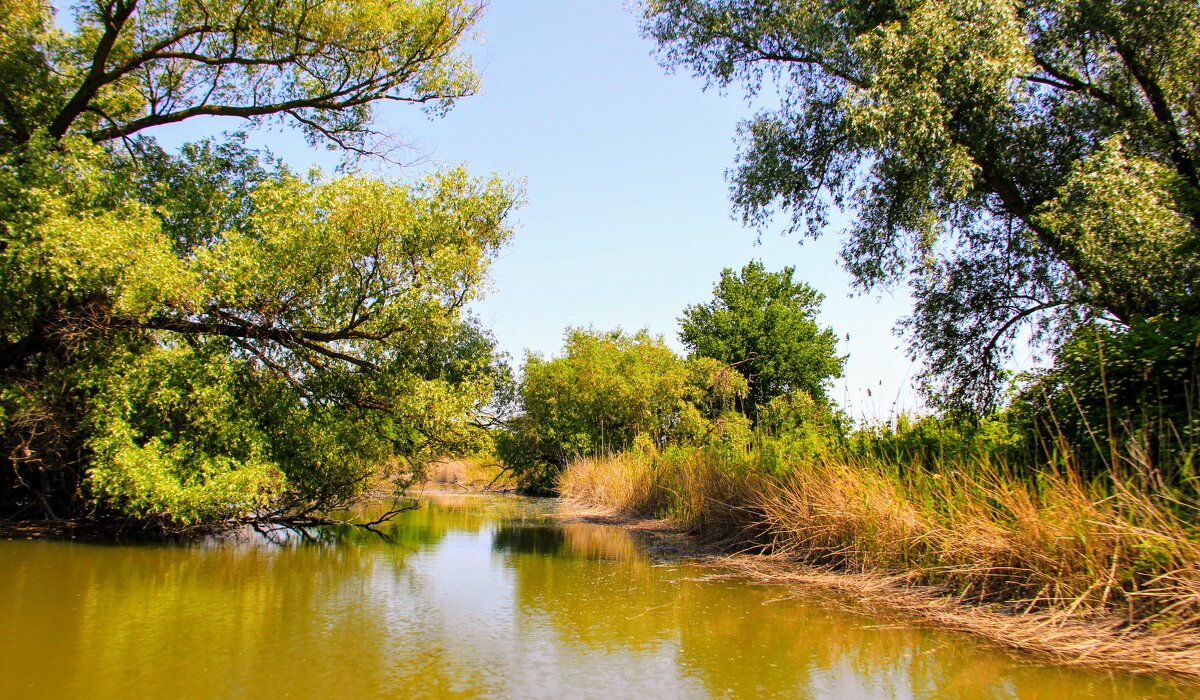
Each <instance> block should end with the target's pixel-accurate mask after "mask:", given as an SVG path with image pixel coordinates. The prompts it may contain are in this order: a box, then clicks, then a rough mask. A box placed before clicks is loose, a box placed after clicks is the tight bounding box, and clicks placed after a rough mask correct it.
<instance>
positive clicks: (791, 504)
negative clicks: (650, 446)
mask: <svg viewBox="0 0 1200 700" xmlns="http://www.w3.org/2000/svg"><path fill="white" fill-rule="evenodd" d="M752 461H753V455H743V456H742V457H740V458H739V457H737V456H732V457H731V456H730V455H729V454H728V453H721V452H716V451H712V450H700V449H696V450H679V451H676V452H674V453H672V454H670V455H666V456H664V455H657V454H642V453H630V454H624V455H617V456H613V457H609V458H603V459H586V460H579V461H576V462H575V463H573V464H571V465H570V466H569V467H568V468H567V470H566V471H565V472H564V474H563V476H562V479H561V480H560V482H559V487H560V490H561V493H562V495H563V496H564V498H566V499H567V500H568V501H569V502H570V503H571V504H573V505H574V506H576V507H584V508H590V509H592V510H593V511H594V510H596V509H606V510H608V511H610V512H613V513H618V514H621V515H625V516H629V515H640V516H643V517H659V518H670V519H673V520H675V521H677V522H679V523H682V524H683V525H686V526H689V527H691V528H693V529H694V530H696V531H699V532H702V533H704V534H706V535H712V536H718V537H724V538H726V544H727V545H728V546H731V547H734V548H736V549H739V550H743V551H748V550H754V551H756V552H760V553H762V554H765V555H766V556H751V557H746V556H741V557H734V558H732V559H729V560H727V561H726V562H725V563H726V564H727V565H730V566H733V567H735V568H737V569H738V570H739V571H741V572H743V573H746V574H748V575H752V576H754V577H756V578H760V579H763V580H774V581H782V582H793V583H813V582H818V580H819V581H820V582H822V584H823V585H829V584H830V581H831V580H836V581H840V582H841V583H840V584H839V585H837V586H836V587H841V588H847V589H850V590H854V591H855V592H856V593H857V594H858V595H859V597H861V598H862V599H864V600H867V601H869V602H875V603H886V602H887V601H891V602H892V603H893V604H895V605H898V606H900V607H903V608H905V609H907V610H909V611H910V612H913V613H916V614H919V615H921V616H922V617H924V618H926V619H929V620H932V621H935V622H937V623H939V624H942V625H945V626H948V627H953V628H956V629H964V630H969V631H972V632H975V633H978V634H982V635H983V636H986V637H988V638H991V639H994V640H997V641H1000V642H1002V643H1005V644H1008V645H1010V646H1014V647H1017V648H1021V649H1026V650H1031V651H1038V652H1042V653H1049V654H1053V655H1054V656H1056V657H1058V658H1059V659H1060V660H1063V661H1068V662H1073V663H1098V664H1107V665H1109V666H1120V667H1123V668H1129V669H1136V670H1165V671H1170V672H1174V673H1181V674H1187V675H1193V676H1200V544H1198V543H1197V541H1196V537H1195V525H1194V524H1193V520H1194V519H1193V518H1192V517H1191V514H1192V513H1193V512H1194V511H1193V510H1191V506H1189V505H1186V504H1183V503H1180V502H1178V501H1176V500H1171V499H1170V498H1168V497H1167V496H1164V495H1156V494H1155V493H1151V492H1150V491H1148V490H1144V489H1140V488H1137V487H1135V486H1131V485H1129V484H1127V483H1124V482H1122V481H1120V480H1117V479H1113V480H1111V481H1110V482H1108V483H1105V484H1101V483H1100V482H1096V483H1087V482H1084V481H1082V480H1081V479H1079V478H1078V477H1076V476H1073V475H1072V474H1071V473H1070V472H1069V471H1064V472H1057V471H1047V472H1046V473H1043V474H1040V475H1038V476H1037V478H1036V479H1032V480H1026V479H1021V478H1017V477H1016V476H1014V475H1012V474H1010V473H1008V472H1007V471H1006V470H1005V469H1003V468H1001V467H998V466H996V465H993V464H989V463H988V462H986V460H978V461H976V462H973V463H970V464H965V463H964V464H957V465H943V466H940V467H936V468H932V469H920V470H917V469H913V470H909V471H902V470H899V469H897V468H896V467H895V466H894V465H888V464H886V463H883V462H878V461H871V460H862V461H853V460H849V459H814V460H811V461H806V462H803V463H799V464H795V465H792V468H791V469H790V470H789V471H788V472H787V473H786V474H785V475H783V476H778V477H767V476H763V475H762V473H761V471H759V470H756V469H755V468H754V465H753V463H752ZM831 572H838V573H837V574H836V575H831ZM839 576H840V577H841V578H838V577H839Z"/></svg>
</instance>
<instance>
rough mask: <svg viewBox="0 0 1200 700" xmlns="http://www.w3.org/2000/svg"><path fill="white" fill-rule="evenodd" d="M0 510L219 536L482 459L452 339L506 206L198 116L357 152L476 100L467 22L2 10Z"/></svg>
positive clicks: (463, 182)
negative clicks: (213, 529)
mask: <svg viewBox="0 0 1200 700" xmlns="http://www.w3.org/2000/svg"><path fill="white" fill-rule="evenodd" d="M2 10H3V12H2V13H0V16H2V17H3V20H2V22H3V25H2V26H0V30H2V31H0V48H2V50H0V226H2V228H0V423H3V438H2V446H3V455H4V457H5V459H6V460H7V462H8V465H6V468H5V469H3V470H0V474H2V476H0V510H2V511H3V512H4V513H5V514H9V515H13V514H16V515H23V516H25V517H34V516H36V517H51V518H53V517H70V516H76V515H78V514H81V513H93V514H95V513H102V512H107V513H116V514H123V515H127V516H128V515H132V516H136V517H141V518H150V519H157V520H159V521H161V522H175V523H196V522H212V521H214V520H217V519H221V518H228V517H240V516H244V515H247V514H252V513H273V512H290V513H295V512H312V511H314V510H318V509H323V508H329V507H333V506H336V505H339V504H344V503H346V502H347V500H348V499H350V498H352V497H354V496H355V495H356V494H357V493H359V492H360V491H361V490H362V488H363V487H364V486H365V484H366V482H367V480H368V479H369V478H371V477H372V476H374V475H375V473H376V471H377V470H378V469H380V468H381V467H383V466H384V465H385V464H387V463H388V461H389V460H392V459H394V458H399V459H400V460H402V462H403V463H402V464H401V465H399V467H398V470H399V471H401V472H406V473H411V472H414V471H419V469H420V465H421V461H422V459H424V458H427V457H428V456H430V455H431V454H432V453H433V452H434V451H438V450H441V449H445V447H446V446H447V445H452V444H456V443H458V444H462V443H463V442H464V441H469V440H471V439H473V437H472V436H473V433H472V428H471V425H472V423H473V422H474V421H475V420H476V419H477V417H478V414H479V411H480V410H481V409H482V408H483V407H484V406H485V405H486V404H487V403H488V402H489V401H490V395H491V391H492V388H493V379H494V378H495V377H496V376H497V375H496V372H493V371H490V370H489V369H488V368H489V367H490V366H491V365H492V360H493V358H492V353H491V342H490V339H489V338H488V336H487V335H486V333H484V332H482V331H481V330H480V329H478V328H477V327H476V326H475V325H473V324H472V323H471V322H470V320H469V319H467V318H466V317H464V315H463V307H464V305H465V304H466V303H467V302H469V301H470V300H471V299H472V298H474V297H476V296H477V295H478V294H479V293H480V291H481V289H482V286H483V282H484V280H485V279H486V275H487V272H488V267H489V262H490V259H491V258H492V256H494V255H495V253H496V252H497V250H498V249H499V248H500V246H502V245H503V244H504V243H505V241H507V239H508V238H509V236H510V234H511V231H510V228H509V224H508V215H509V213H510V211H511V210H512V208H513V207H514V206H515V205H516V204H517V203H518V201H519V198H520V195H519V192H518V191H517V189H516V188H515V187H513V186H512V185H509V184H507V183H505V182H503V181H501V180H499V179H497V178H494V177H492V178H476V177H472V176H470V175H469V174H468V173H467V172H465V170H463V169H461V168H457V169H449V170H445V171H442V172H439V173H435V174H433V175H430V176H428V177H425V178H423V179H421V180H419V181H416V182H409V183H398V182H391V181H385V180H382V179H378V178H371V177H363V176H359V175H353V174H350V175H344V176H340V177H336V178H333V177H327V176H324V175H321V174H319V173H318V174H312V175H310V176H307V177H301V176H298V175H297V174H295V173H293V172H291V171H290V170H289V169H287V168H286V167H285V166H283V165H282V164H280V163H278V162H276V161H275V160H274V159H273V158H272V157H270V156H269V154H265V153H261V152H257V151H254V150H252V149H249V148H247V147H246V146H245V145H243V144H242V143H241V142H240V141H239V140H238V139H236V138H225V139H223V140H220V141H206V142H201V143H196V144H191V145H188V146H185V147H184V148H183V149H182V150H181V151H180V152H178V153H169V152H166V151H165V150H163V149H161V148H160V147H158V145H157V144H156V142H155V141H154V139H153V135H152V132H147V131H146V130H147V129H149V128H151V127H155V126H160V125H163V124H169V123H173V122H179V121H183V120H187V119H191V118H194V117H199V116H204V115H225V116H235V117H242V118H244V119H246V120H249V123H250V124H251V125H253V124H257V123H260V122H262V121H264V120H269V119H283V120H290V122H291V123H292V124H294V125H295V126H297V127H298V128H300V129H302V130H303V131H304V132H305V133H306V134H307V135H308V136H309V137H310V138H311V139H313V140H314V141H316V140H326V141H327V142H328V143H330V144H332V145H333V146H335V147H337V148H341V149H345V150H346V151H347V152H348V153H350V154H356V153H365V152H368V151H370V150H372V149H373V148H374V147H375V146H374V145H373V141H372V138H373V137H374V136H377V135H378V131H377V129H376V127H375V126H374V125H373V124H374V122H373V110H374V107H375V105H376V104H377V103H379V102H380V101H401V102H417V103H422V104H426V105H431V106H434V107H435V109H444V108H445V107H448V106H449V104H450V103H451V102H452V101H453V99H455V98H456V97H459V96H461V95H465V94H468V93H469V92H470V91H471V90H472V89H473V86H474V84H475V76H474V73H473V72H472V71H471V69H470V62H469V60H468V59H467V58H466V57H464V56H462V55H461V54H460V53H459V51H458V48H457V47H458V42H459V40H460V39H461V38H462V36H463V35H464V32H466V31H467V30H468V29H469V28H470V26H471V25H472V23H473V22H474V20H475V19H476V17H477V16H478V13H479V10H480V8H479V5H478V4H476V3H469V2H459V1H456V0H437V1H432V2H418V1H412V2H409V1H406V0H399V1H396V0H393V1H386V2H385V1H382V0H381V1H379V2H373V1H369V0H368V1H366V2H357V1H356V2H333V3H329V2H314V1H311V0H280V1H273V2H264V1H262V0H243V1H241V2H225V1H224V0H211V1H208V0H158V1H144V2H139V1H138V0H111V1H103V0H97V1H94V2H85V3H82V4H80V5H79V6H78V7H77V8H76V11H75V14H74V18H75V22H76V27H75V29H74V31H63V30H60V29H58V28H57V26H56V25H55V23H54V19H53V14H52V10H51V8H50V6H48V5H45V4H39V3H17V2H8V1H7V0H3V8H2Z"/></svg>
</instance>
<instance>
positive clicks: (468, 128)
mask: <svg viewBox="0 0 1200 700" xmlns="http://www.w3.org/2000/svg"><path fill="white" fill-rule="evenodd" d="M479 32H480V36H479V38H478V40H477V41H476V42H473V44H472V46H471V53H472V54H473V55H474V56H475V59H476V63H477V66H478V67H479V69H480V70H481V72H482V77H483V87H482V90H481V92H480V94H478V95H475V96H473V97H470V98H467V99H464V100H462V101H460V102H459V103H458V104H457V105H456V106H455V107H454V109H453V110H452V111H451V112H450V114H449V115H447V116H446V117H444V118H441V119H433V120H431V119H428V118H427V117H425V116H424V115H423V114H422V113H420V112H418V111H416V110H413V109H411V108H408V109H406V108H404V107H403V106H399V105H397V106H388V107H386V108H384V109H383V110H382V111H381V112H380V117H381V122H382V126H383V127H384V128H386V129H387V130H390V131H392V132H394V133H395V134H396V135H398V136H399V137H400V138H402V139H403V140H404V141H405V142H406V143H408V144H409V145H410V146H411V149H412V150H411V151H410V152H409V153H408V155H409V156H411V157H412V158H414V159H418V160H420V162H419V163H418V164H417V165H412V166H409V167H386V168H384V167H382V166H377V169H379V171H380V173H381V174H384V175H386V176H388V177H394V178H401V179H403V178H408V177H411V176H413V175H415V174H417V173H419V172H421V171H423V170H427V169H429V168H434V167H438V166H439V165H448V164H459V163H465V164H467V165H468V166H469V168H470V169H471V170H472V171H473V172H475V173H477V174H485V173H489V172H495V173H499V174H501V175H502V176H505V177H507V178H510V179H513V180H524V181H525V182H526V187H527V198H528V203H527V204H526V205H525V206H524V207H523V208H522V209H521V211H520V212H519V213H518V215H517V220H516V224H517V227H516V235H515V237H514V239H513V241H512V243H511V244H510V245H509V246H508V247H507V249H506V250H505V251H504V252H503V253H502V254H501V256H500V257H499V259H497V260H496V262H495V266H494V270H493V289H492V291H491V293H490V295H489V296H488V298H487V299H486V300H484V301H483V302H481V303H478V304H477V305H476V306H475V312H476V313H477V314H478V315H479V316H480V317H481V319H482V320H483V321H484V323H485V324H486V325H488V326H489V327H490V328H492V330H493V332H494V333H495V335H496V338H497V340H498V343H499V345H500V348H501V349H502V350H505V351H507V352H509V353H510V354H512V355H513V357H514V359H515V360H516V361H517V362H519V361H520V360H521V358H522V357H523V355H524V352H525V351H526V350H527V349H528V350H532V351H536V352H541V353H544V354H554V353H556V352H557V351H558V350H559V349H560V348H561V346H562V337H563V330H564V329H565V328H566V327H568V326H583V327H586V326H589V325H592V326H595V327H596V328H599V329H610V328H614V327H617V326H620V327H622V328H624V329H626V330H631V331H632V330H636V329H638V328H643V327H644V328H648V329H649V330H650V331H651V332H654V333H660V334H662V335H663V336H665V337H666V339H667V340H668V341H669V342H670V343H671V344H672V346H673V347H675V348H676V349H680V350H681V349H682V348H681V346H680V345H679V343H678V341H677V339H676V337H675V334H676V331H677V319H678V316H679V315H680V313H681V311H682V310H683V308H684V307H685V306H687V305H688V304H694V303H700V302H704V301H707V300H708V299H710V298H711V293H712V285H713V283H714V282H715V281H716V279H717V277H718V275H719V274H720V271H721V270H722V269H723V268H725V267H733V268H740V267H741V266H742V265H744V264H745V263H746V262H748V261H749V260H751V259H755V258H757V259H762V260H763V261H764V262H765V264H766V265H767V267H768V269H778V268H781V267H783V266H785V265H792V266H794V267H795V268H796V276H797V277H798V278H799V279H802V280H804V281H806V282H808V283H809V284H812V285H813V286H815V287H817V288H818V289H820V290H821V291H822V292H824V293H825V295H826V297H827V298H826V301H825V304H824V306H823V310H822V313H821V317H820V320H821V322H822V323H823V324H825V325H828V326H831V327H832V328H833V329H834V330H835V331H836V332H837V333H838V334H839V336H841V337H842V338H843V341H842V343H841V348H840V349H841V352H842V353H848V354H849V361H848V362H847V365H846V377H845V379H844V380H838V381H837V382H836V383H835V385H834V386H833V387H832V391H831V395H832V396H833V397H834V398H836V399H837V400H838V401H839V402H840V403H842V405H843V407H844V408H846V409H847V410H848V411H849V412H850V414H851V415H852V416H854V417H856V418H875V419H878V418H886V417H888V416H889V415H890V414H891V413H892V411H893V410H894V409H895V408H908V409H912V408H914V407H916V406H918V405H919V402H918V400H917V398H916V397H915V394H914V393H913V392H912V390H911V389H910V388H908V385H909V383H910V381H909V380H910V379H911V375H912V374H915V372H916V371H917V368H916V367H915V366H914V365H913V363H911V362H910V361H909V360H908V359H907V358H906V357H905V355H904V352H903V342H902V340H901V339H900V338H897V337H896V336H895V335H893V333H892V328H893V326H894V324H895V322H896V320H897V318H899V317H900V316H901V315H903V314H904V313H905V312H906V310H907V309H908V299H907V296H906V295H905V293H904V290H903V289H901V290H897V291H896V292H895V294H894V295H893V294H891V293H888V292H886V291H882V292H879V293H877V294H875V295H871V296H865V297H863V296H858V297H850V296H849V293H850V287H849V280H848V278H847V276H846V275H845V273H844V272H843V271H842V270H841V268H840V266H839V263H838V258H837V250H838V246H839V242H838V240H837V235H836V233H837V232H836V226H835V227H834V229H835V230H831V231H830V232H829V234H828V235H826V236H824V237H823V238H821V239H820V240H818V241H815V242H814V241H805V242H804V243H803V245H801V242H800V240H799V239H798V238H795V237H790V238H789V237H783V236H781V235H779V233H778V232H777V231H768V232H766V233H764V234H763V236H762V239H761V244H758V245H756V240H757V238H758V237H757V235H756V232H754V231H752V230H748V229H745V228H743V227H742V226H741V224H740V223H739V222H737V221H735V220H733V219H732V218H731V215H730V205H729V200H728V185H727V183H726V181H725V177H724V174H725V171H726V169H727V168H729V167H730V166H731V165H733V163H734V160H735V154H736V143H735V132H736V127H737V124H738V121H739V120H741V119H744V118H746V117H747V116H749V115H750V114H751V113H752V112H753V111H754V109H755V107H754V106H753V105H750V104H747V102H746V101H745V100H744V99H743V98H742V97H741V96H740V95H737V94H728V95H722V94H718V93H717V92H715V91H709V92H705V91H704V90H703V83H702V82H701V81H700V80H698V79H695V78H692V77H691V76H690V75H687V74H676V75H669V74H667V72H666V71H665V70H664V69H663V68H662V67H661V66H660V65H659V64H658V63H657V61H656V60H655V58H654V57H653V55H652V52H653V49H654V46H653V44H652V42H650V41H649V40H647V39H644V38H643V37H642V36H641V35H640V32H639V29H638V19H637V17H636V15H635V14H634V13H633V12H632V11H630V10H629V9H627V8H626V7H625V6H624V4H623V3H622V2H620V0H507V1H506V0H493V2H492V3H491V5H490V7H489V8H488V10H487V13H486V14H485V16H484V19H483V21H482V23H481V24H480V26H479ZM197 133H198V132H197V131H196V130H195V127H189V128H188V129H187V130H182V129H177V130H174V131H171V132H167V133H163V134H162V136H163V137H164V141H165V142H168V143H170V142H178V140H182V139H184V138H191V137H194V136H195V135H196V134H197ZM255 140H256V141H259V142H262V143H265V144H267V145H269V146H270V147H271V148H272V149H273V150H274V151H275V152H276V153H277V154H279V155H281V156H283V157H284V159H285V160H287V161H288V162H289V163H291V164H292V165H293V166H294V167H297V168H304V167H306V166H307V165H309V164H313V163H316V164H324V165H326V166H328V165H331V164H332V163H333V162H335V161H334V159H333V157H332V156H331V155H330V154H327V153H323V152H321V151H314V150H312V149H309V148H307V147H306V146H304V145H303V143H302V141H300V140H299V139H298V138H296V137H295V135H289V134H286V133H280V132H273V133H267V134H264V135H261V136H259V137H256V139H255ZM778 228H780V229H781V228H782V226H779V227H778ZM846 334H849V336H850V338H849V340H848V341H847V340H845V338H846ZM868 392H869V394H868Z"/></svg>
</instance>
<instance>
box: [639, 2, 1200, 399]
mask: <svg viewBox="0 0 1200 700" xmlns="http://www.w3.org/2000/svg"><path fill="white" fill-rule="evenodd" d="M645 28H646V31H647V33H648V34H649V35H650V36H652V37H653V38H654V39H656V40H657V41H658V42H659V44H660V48H661V51H662V60H663V61H664V62H665V63H666V64H667V65H668V66H679V67H685V68H688V69H691V70H693V71H695V72H696V73H697V74H699V75H702V76H705V77H706V78H707V79H708V80H709V81H710V84H712V85H715V86H717V87H720V88H724V87H728V86H732V85H741V86H742V87H744V88H745V89H747V90H748V91H749V92H751V93H759V92H760V91H763V90H764V88H768V87H770V88H771V89H772V90H771V91H772V92H773V93H778V96H779V105H778V107H775V108H772V109H766V110H764V111H762V112H760V113H758V114H757V115H755V116H754V117H753V118H751V119H750V120H748V121H746V122H745V123H744V124H743V125H742V127H741V135H742V137H743V142H742V143H743V145H742V150H741V153H740V156H739V162H738V164H737V167H736V168H735V169H734V170H733V171H732V173H731V178H732V198H733V201H734V204H735V207H736V209H737V210H738V211H739V212H740V214H741V216H742V217H743V218H744V220H745V221H746V222H747V223H748V224H751V225H757V226H762V225H763V224H765V223H766V222H767V221H768V220H769V219H770V218H771V217H772V216H774V215H775V214H777V213H780V212H782V213H784V214H785V215H786V216H788V217H789V218H790V222H791V224H790V228H791V230H792V231H794V232H801V233H806V234H809V235H816V234H817V233H819V232H820V231H822V230H823V229H824V228H826V226H827V225H828V224H829V222H830V215H831V212H832V211H835V210H839V209H840V210H843V211H845V212H846V213H847V215H848V220H849V222H850V223H849V224H848V225H847V230H846V231H845V237H844V241H845V243H844V248H843V258H844V263H845V265H846V267H847V268H848V270H849V271H850V272H851V273H852V274H853V276H854V278H855V279H856V280H857V282H858V284H859V285H860V286H861V287H862V288H864V289H866V288H870V287H872V286H875V285H879V284H889V283H895V282H898V281H905V280H907V281H908V282H909V283H910V284H911V286H912V289H913V292H914V296H915V300H916V305H915V310H914V313H913V314H912V316H911V317H910V318H909V319H908V321H907V330H908V332H909V337H910V340H911V346H910V347H911V349H912V351H913V354H914V355H916V356H919V357H923V358H924V359H925V360H926V363H927V367H928V373H927V375H926V380H927V388H928V389H929V390H930V392H931V393H932V394H933V395H935V397H937V398H940V399H941V400H943V401H944V402H945V403H946V404H949V405H952V406H959V407H967V408H971V409H975V410H987V409H989V408H991V407H993V406H995V402H996V399H997V389H998V387H999V386H1000V384H1001V383H1002V380H1003V377H1004V372H1003V371H1002V369H1003V366H1004V359H1005V357H1007V356H1009V354H1010V353H1011V351H1012V348H1013V345H1014V342H1015V339H1017V338H1019V337H1021V335H1020V334H1021V333H1022V331H1023V330H1024V331H1026V332H1028V331H1032V332H1033V333H1034V334H1035V335H1040V336H1041V337H1042V338H1045V339H1047V340H1048V341H1050V342H1051V343H1052V344H1054V343H1055V342H1066V341H1067V340H1068V339H1069V338H1070V337H1072V335H1074V334H1077V333H1078V331H1079V329H1081V328H1084V327H1087V326H1088V325H1100V326H1106V327H1109V328H1133V327H1135V326H1141V325H1144V324H1151V325H1154V324H1159V326H1160V327H1161V328H1162V329H1164V332H1166V331H1167V330H1170V329H1173V328H1176V327H1178V326H1179V324H1180V322H1182V321H1186V320H1187V319H1189V318H1191V319H1194V318H1196V314H1197V312H1198V311H1200V308H1198V307H1200V295H1198V293H1197V292H1198V288H1197V283H1198V282H1200V256H1198V255H1197V253H1198V252H1200V248H1198V245H1200V179H1198V175H1197V172H1198V170H1200V107H1198V104H1200V103H1198V102H1197V100H1198V99H1200V5H1197V4H1196V3H1195V2H1194V1H1193V0H1163V1H1162V2H1155V3H1144V2H1126V1H1123V0H1036V1H1035V0H1027V1H1020V0H902V1H898V2H866V1H863V0H833V1H832V2H827V1H825V0H778V1H776V2H758V1H757V0H648V1H647V2H646V3H645ZM764 99H765V98H764ZM1183 326H1186V328H1185V329H1184V332H1183V336H1184V337H1182V339H1181V341H1180V343H1179V346H1180V347H1181V348H1184V349H1186V347H1188V346H1189V345H1194V342H1192V341H1194V340H1195V337H1194V336H1195V333H1194V328H1193V326H1194V324H1190V325H1189V324H1187V323H1183ZM1189 328H1192V329H1193V330H1187V329H1189Z"/></svg>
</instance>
